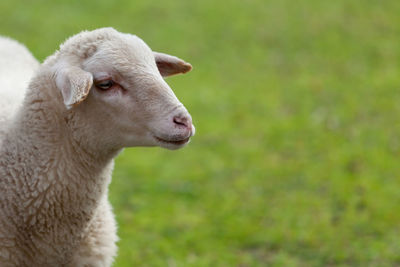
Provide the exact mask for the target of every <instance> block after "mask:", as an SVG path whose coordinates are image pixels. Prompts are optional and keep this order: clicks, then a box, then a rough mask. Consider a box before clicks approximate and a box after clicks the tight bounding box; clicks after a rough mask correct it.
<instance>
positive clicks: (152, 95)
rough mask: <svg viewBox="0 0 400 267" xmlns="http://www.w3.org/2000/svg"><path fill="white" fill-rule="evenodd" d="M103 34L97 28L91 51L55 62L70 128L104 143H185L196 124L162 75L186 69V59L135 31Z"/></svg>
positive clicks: (114, 145) (176, 145) (170, 145)
mask: <svg viewBox="0 0 400 267" xmlns="http://www.w3.org/2000/svg"><path fill="white" fill-rule="evenodd" d="M106 33H107V37H110V36H111V38H105V37H104V36H101V35H99V34H100V33H98V35H99V36H101V38H100V37H99V38H98V40H97V42H96V44H95V46H92V47H90V51H91V52H90V53H89V52H87V51H86V53H83V54H82V55H80V54H79V53H78V52H76V51H75V53H74V57H72V59H69V60H67V61H68V62H69V63H68V64H66V63H65V61H63V63H62V64H58V71H57V75H56V83H57V87H58V88H59V89H60V91H61V93H62V96H63V100H64V103H65V105H66V106H67V108H69V110H68V113H69V114H70V115H69V117H70V119H69V123H70V125H72V126H73V127H71V129H75V130H76V131H77V132H79V134H80V135H82V134H84V135H85V137H87V138H91V137H94V136H96V140H95V142H94V143H95V145H96V146H106V147H109V148H117V149H118V148H122V147H129V146H162V147H165V148H168V149H177V148H181V147H183V146H184V145H186V144H187V143H188V142H189V139H190V137H191V136H193V135H194V132H195V128H194V126H193V124H192V119H191V116H190V114H189V113H188V111H187V110H186V108H185V107H184V106H183V104H182V103H181V102H180V101H179V100H178V99H177V97H176V96H175V94H174V93H173V91H172V90H171V88H170V87H169V86H168V84H167V83H166V82H165V81H164V79H163V76H164V77H165V76H169V75H173V74H178V73H185V72H187V71H189V70H190V69H191V66H190V64H188V63H186V62H184V61H183V60H181V59H179V58H176V57H173V56H169V55H166V54H161V53H156V52H153V51H152V50H151V49H150V48H149V47H148V46H147V45H146V44H145V43H144V42H143V41H142V40H141V39H140V38H138V37H136V36H133V35H129V34H122V33H119V32H117V31H115V30H110V29H107V30H106ZM82 34H83V36H81V37H80V38H84V37H85V36H84V34H85V33H81V34H80V35H82ZM86 34H87V35H89V34H93V32H87V33H86ZM68 42H70V43H71V42H72V41H71V39H70V40H69V41H67V42H66V44H65V45H64V46H63V47H61V50H60V53H63V51H64V50H67V46H68ZM64 54H67V52H64ZM76 54H78V56H79V57H76ZM76 58H78V60H77V59H76ZM71 62H75V63H71ZM71 65H72V66H71ZM84 125H85V126H84ZM87 125H89V127H87ZM82 128H84V129H86V130H85V131H86V132H84V133H82Z"/></svg>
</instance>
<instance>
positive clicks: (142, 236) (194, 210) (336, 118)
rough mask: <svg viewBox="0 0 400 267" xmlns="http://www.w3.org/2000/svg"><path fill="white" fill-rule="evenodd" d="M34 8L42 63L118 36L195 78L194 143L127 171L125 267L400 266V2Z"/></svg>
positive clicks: (122, 226) (32, 28) (18, 4)
mask: <svg viewBox="0 0 400 267" xmlns="http://www.w3.org/2000/svg"><path fill="white" fill-rule="evenodd" d="M31 2H33V1H28V0H26V1H21V0H13V1H10V0H5V1H4V0H3V1H1V2H0V34H3V35H9V36H12V37H14V38H16V39H18V40H20V41H21V42H23V43H26V44H27V46H28V47H29V48H30V49H31V50H32V51H33V53H34V54H35V55H36V56H37V57H38V58H39V59H43V58H44V57H45V56H47V55H50V54H51V53H52V52H53V51H54V50H55V49H56V48H57V46H58V44H59V43H60V42H62V41H63V40H64V39H65V38H66V37H68V36H70V35H72V34H74V33H76V32H79V31H80V30H83V29H94V28H97V27H102V26H113V27H115V28H116V29H118V30H120V31H124V32H131V33H135V34H137V35H139V36H140V37H142V38H143V39H144V40H145V41H146V42H147V43H148V44H149V45H150V46H151V47H152V48H153V49H154V50H158V51H162V52H167V53H171V54H174V55H177V56H180V57H182V58H184V59H186V60H188V61H189V62H191V63H192V64H193V66H194V71H193V72H192V73H190V74H188V75H185V76H178V77H173V78H170V79H168V82H169V84H170V85H171V87H172V88H173V89H174V91H175V92H176V94H177V96H178V97H179V98H180V100H181V101H182V102H183V103H184V104H185V105H186V107H187V108H188V109H189V111H190V112H191V114H192V116H193V118H194V122H195V125H196V129H197V134H196V136H195V137H194V138H193V140H192V143H191V144H190V145H189V146H188V147H186V148H185V149H183V150H180V151H166V150H162V149H159V148H130V149H126V150H125V151H124V152H123V153H122V154H121V155H120V156H119V157H118V159H117V161H116V167H115V172H114V176H113V182H112V185H111V192H110V194H111V196H110V197H111V201H112V203H113V206H114V210H115V213H116V217H117V220H118V222H119V236H120V237H121V241H120V242H119V247H120V249H119V256H118V258H117V259H116V264H115V266H400V245H399V242H400V212H399V205H400V177H399V175H400V164H399V160H400V139H399V138H400V119H399V115H398V114H400V72H399V70H400V1H398V0H392V1H390V0H386V1H378V0H363V1H361V0H337V1H325V0H309V1H289V0H247V1H235V0H225V1H211V0H203V1H183V0H182V1H161V0H160V1H145V0H138V1H128V0H121V1H105V0H102V1H91V2H89V1H77V0H75V1H65V2H62V1H43V0H41V1H35V4H32V3H31Z"/></svg>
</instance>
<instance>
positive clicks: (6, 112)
mask: <svg viewBox="0 0 400 267" xmlns="http://www.w3.org/2000/svg"><path fill="white" fill-rule="evenodd" d="M0 58H1V60H0V81H1V86H0V136H1V135H2V134H4V131H5V128H6V124H7V121H8V120H10V119H11V118H12V116H13V115H14V114H15V112H16V111H17V109H18V107H19V106H20V105H21V103H22V100H23V97H24V95H25V90H26V88H27V86H28V82H29V80H30V79H31V77H32V76H33V74H34V72H35V71H36V69H37V68H38V67H39V62H38V61H37V60H36V59H35V58H34V57H33V56H32V54H31V53H30V52H29V51H28V49H26V47H25V46H23V45H22V44H20V43H18V42H17V41H15V40H12V39H10V38H7V37H1V36H0Z"/></svg>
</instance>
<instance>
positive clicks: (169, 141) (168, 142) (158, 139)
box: [154, 136, 190, 146]
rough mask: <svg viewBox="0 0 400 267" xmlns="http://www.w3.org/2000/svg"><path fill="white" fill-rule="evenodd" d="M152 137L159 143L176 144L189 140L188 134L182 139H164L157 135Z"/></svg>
mask: <svg viewBox="0 0 400 267" xmlns="http://www.w3.org/2000/svg"><path fill="white" fill-rule="evenodd" d="M154 138H155V139H156V140H157V141H159V142H161V143H165V144H172V145H177V146H180V145H184V144H186V143H187V142H189V140H190V136H189V137H187V138H185V139H182V140H165V139H162V138H160V137H157V136H154Z"/></svg>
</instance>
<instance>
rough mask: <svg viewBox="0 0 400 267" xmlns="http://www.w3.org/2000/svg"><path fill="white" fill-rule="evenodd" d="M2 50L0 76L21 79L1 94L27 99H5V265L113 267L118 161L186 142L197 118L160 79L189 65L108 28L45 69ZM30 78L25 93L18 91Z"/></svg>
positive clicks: (0, 174) (0, 177)
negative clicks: (130, 152)
mask: <svg viewBox="0 0 400 267" xmlns="http://www.w3.org/2000/svg"><path fill="white" fill-rule="evenodd" d="M6 47H9V50H8V51H4V52H1V53H2V54H1V55H2V56H4V58H5V55H6V54H7V55H8V57H9V59H8V60H3V59H4V58H3V57H2V58H3V59H2V60H1V63H0V70H1V72H5V70H6V69H8V71H11V72H15V73H16V74H17V75H12V76H8V75H7V76H5V75H2V76H0V77H1V79H2V85H4V84H6V87H4V86H3V87H2V88H1V89H0V96H3V95H10V94H13V95H14V94H15V95H25V97H24V98H23V99H22V98H19V97H15V99H10V98H7V99H5V98H1V99H0V102H1V105H0V106H5V108H1V110H0V111H1V112H2V114H3V113H4V114H5V116H3V115H2V117H1V120H0V129H2V130H1V131H0V142H1V143H0V265H1V266H110V265H111V264H112V261H113V258H114V256H115V255H116V251H117V247H116V242H117V239H118V238H117V235H116V223H115V220H114V215H113V212H112V208H111V205H110V203H109V201H108V197H107V194H108V185H109V183H110V181H111V173H112V169H113V164H114V163H113V159H114V158H115V157H116V156H117V155H118V153H120V151H121V150H122V149H123V148H124V147H134V146H160V147H164V148H167V149H178V148H181V147H183V146H185V145H186V144H187V143H188V142H189V140H190V138H191V136H193V135H194V132H195V128H194V126H193V124H192V119H191V116H190V114H189V113H188V111H187V110H186V108H185V107H184V106H183V105H182V104H181V103H180V102H179V100H178V99H177V98H176V96H175V95H174V93H173V92H172V90H171V88H170V87H169V86H168V84H167V83H166V82H165V81H164V79H163V77H167V76H170V75H174V74H179V73H186V72H188V71H190V70H191V68H192V67H191V65H190V64H189V63H186V62H185V61H183V60H181V59H179V58H177V57H174V56H170V55H167V54H163V53H157V52H153V51H152V50H151V49H150V48H149V47H148V46H147V45H146V44H145V43H144V42H143V41H142V40H141V39H140V38H138V37H137V36H135V35H131V34H125V33H120V32H118V31H116V30H114V29H112V28H102V29H97V30H94V31H84V32H81V33H79V34H77V35H75V36H73V37H71V38H69V39H67V40H66V41H65V43H64V44H63V45H61V46H60V49H59V50H58V51H57V52H55V54H53V55H52V56H50V57H48V58H47V59H46V60H45V61H44V63H43V64H42V65H40V66H39V64H38V63H37V61H36V60H35V59H34V58H33V57H32V56H31V55H30V53H29V52H28V51H27V50H26V49H25V48H24V47H23V46H22V45H19V44H17V43H15V42H14V41H11V40H9V39H4V38H2V39H0V49H5V48H6ZM3 53H4V55H3ZM10 57H12V58H13V60H11V59H10ZM13 61H15V62H13ZM11 63H13V67H12V68H11V67H10V68H9V66H8V64H11ZM14 66H15V67H14ZM33 73H34V74H33ZM31 75H33V78H32V79H31V80H30V83H29V86H28V88H27V89H26V90H24V89H22V88H20V87H21V86H19V85H18V86H17V87H18V88H17V87H15V86H14V84H17V83H18V84H24V83H26V82H27V79H29V78H30V76H31ZM8 103H11V105H9V106H12V107H13V108H10V107H9V106H6V105H8ZM6 109H8V110H6Z"/></svg>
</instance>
